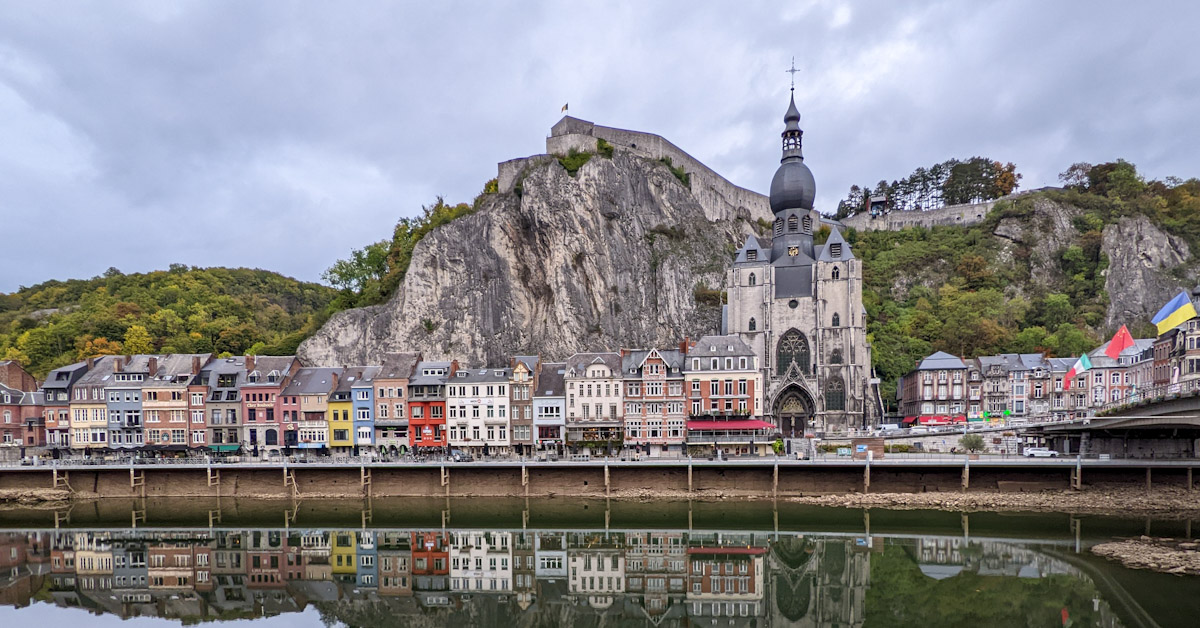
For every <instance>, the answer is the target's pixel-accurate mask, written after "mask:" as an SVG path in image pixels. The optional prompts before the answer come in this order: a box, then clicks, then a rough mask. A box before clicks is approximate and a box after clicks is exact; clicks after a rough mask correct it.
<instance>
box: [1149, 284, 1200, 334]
mask: <svg viewBox="0 0 1200 628" xmlns="http://www.w3.org/2000/svg"><path fill="white" fill-rule="evenodd" d="M1195 317H1196V306H1194V305H1192V300H1191V299H1189V298H1188V295H1187V293H1186V292H1180V293H1179V294H1178V295H1177V296H1176V297H1175V298H1174V299H1171V301H1170V302H1169V303H1167V304H1166V305H1164V306H1163V307H1162V309H1161V310H1159V311H1158V314H1155V315H1154V318H1152V319H1150V322H1151V323H1154V324H1155V325H1156V326H1158V335H1160V336H1161V335H1163V334H1165V333H1167V332H1168V331H1171V330H1172V329H1175V328H1176V327H1178V326H1180V325H1181V324H1183V323H1184V322H1185V321H1189V320H1191V319H1193V318H1195Z"/></svg>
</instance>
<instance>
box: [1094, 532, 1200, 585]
mask: <svg viewBox="0 0 1200 628" xmlns="http://www.w3.org/2000/svg"><path fill="white" fill-rule="evenodd" d="M1092 553H1093V554H1095V555H1097V556H1100V557H1103V558H1107V559H1109V560H1115V561H1117V562H1119V563H1121V564H1122V565H1124V566H1126V567H1129V568H1130V569H1148V570H1150V571H1158V572H1161V573H1169V574H1173V575H1177V576H1187V575H1190V576H1197V575H1200V543H1197V542H1196V541H1192V540H1180V539H1174V538H1154V537H1149V536H1142V537H1139V538H1136V539H1121V540H1118V541H1113V542H1111V543H1101V544H1099V545H1095V546H1093V547H1092Z"/></svg>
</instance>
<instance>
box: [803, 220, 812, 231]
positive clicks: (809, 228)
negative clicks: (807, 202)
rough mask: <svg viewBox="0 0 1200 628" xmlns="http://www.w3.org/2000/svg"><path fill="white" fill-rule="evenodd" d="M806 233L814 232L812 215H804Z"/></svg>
mask: <svg viewBox="0 0 1200 628" xmlns="http://www.w3.org/2000/svg"><path fill="white" fill-rule="evenodd" d="M804 233H812V216H805V217H804Z"/></svg>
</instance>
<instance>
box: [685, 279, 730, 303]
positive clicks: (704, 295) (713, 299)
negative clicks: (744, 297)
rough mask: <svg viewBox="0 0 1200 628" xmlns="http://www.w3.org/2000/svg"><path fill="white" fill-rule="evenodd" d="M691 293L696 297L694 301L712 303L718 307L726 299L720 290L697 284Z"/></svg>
mask: <svg viewBox="0 0 1200 628" xmlns="http://www.w3.org/2000/svg"><path fill="white" fill-rule="evenodd" d="M692 294H693V296H694V297H695V298H696V303H699V304H700V305H712V306H714V307H720V306H721V304H723V303H725V299H726V294H725V292H723V291H721V290H714V289H712V288H709V287H708V286H704V285H699V284H697V285H696V289H695V291H694V292H693V293H692Z"/></svg>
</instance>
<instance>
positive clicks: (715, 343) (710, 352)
mask: <svg viewBox="0 0 1200 628" xmlns="http://www.w3.org/2000/svg"><path fill="white" fill-rule="evenodd" d="M730 347H732V349H731V348H730ZM752 355H754V350H753V349H751V348H750V346H749V345H747V344H746V343H745V342H744V341H742V339H741V338H740V337H738V336H737V335H735V334H728V335H725V336H701V337H700V339H699V340H697V341H696V342H695V343H693V344H692V346H690V347H688V353H687V357H709V358H724V357H735V358H736V357H743V356H745V357H749V356H752Z"/></svg>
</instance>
